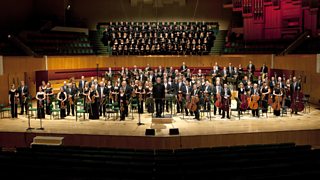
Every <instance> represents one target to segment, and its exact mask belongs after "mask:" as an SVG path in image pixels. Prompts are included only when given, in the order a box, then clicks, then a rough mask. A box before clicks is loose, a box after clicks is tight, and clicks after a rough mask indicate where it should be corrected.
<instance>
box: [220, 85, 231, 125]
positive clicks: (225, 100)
mask: <svg viewBox="0 0 320 180" xmlns="http://www.w3.org/2000/svg"><path fill="white" fill-rule="evenodd" d="M230 97H231V91H230V89H229V88H228V85H227V84H226V83H225V84H224V85H223V89H222V90H221V98H222V117H221V118H222V119H223V118H225V115H226V113H227V118H228V119H230V116H229V109H230V108H229V106H230Z"/></svg>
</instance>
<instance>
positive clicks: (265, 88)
mask: <svg viewBox="0 0 320 180" xmlns="http://www.w3.org/2000/svg"><path fill="white" fill-rule="evenodd" d="M270 93H271V90H270V88H269V87H268V85H267V83H266V82H263V85H262V88H261V96H262V97H261V106H262V112H263V113H266V112H267V111H268V100H269V98H271V97H269V96H270Z"/></svg>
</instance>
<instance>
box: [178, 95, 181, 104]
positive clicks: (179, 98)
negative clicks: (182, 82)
mask: <svg viewBox="0 0 320 180" xmlns="http://www.w3.org/2000/svg"><path fill="white" fill-rule="evenodd" d="M178 101H179V102H182V93H179V94H178Z"/></svg>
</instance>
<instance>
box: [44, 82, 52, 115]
mask: <svg viewBox="0 0 320 180" xmlns="http://www.w3.org/2000/svg"><path fill="white" fill-rule="evenodd" d="M45 94H46V114H47V115H50V114H51V110H52V101H53V89H52V87H51V83H50V82H48V83H47V88H46V90H45Z"/></svg>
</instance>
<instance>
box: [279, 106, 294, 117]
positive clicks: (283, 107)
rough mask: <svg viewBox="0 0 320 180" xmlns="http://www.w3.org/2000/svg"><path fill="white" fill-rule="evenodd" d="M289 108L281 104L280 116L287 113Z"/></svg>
mask: <svg viewBox="0 0 320 180" xmlns="http://www.w3.org/2000/svg"><path fill="white" fill-rule="evenodd" d="M289 109H290V107H288V106H285V105H283V106H282V107H281V109H280V111H281V116H282V117H283V116H284V114H285V115H288V111H289ZM291 111H292V110H291ZM290 114H291V116H292V113H290Z"/></svg>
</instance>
